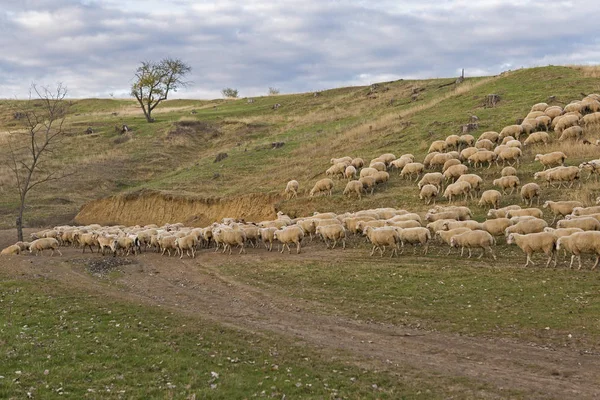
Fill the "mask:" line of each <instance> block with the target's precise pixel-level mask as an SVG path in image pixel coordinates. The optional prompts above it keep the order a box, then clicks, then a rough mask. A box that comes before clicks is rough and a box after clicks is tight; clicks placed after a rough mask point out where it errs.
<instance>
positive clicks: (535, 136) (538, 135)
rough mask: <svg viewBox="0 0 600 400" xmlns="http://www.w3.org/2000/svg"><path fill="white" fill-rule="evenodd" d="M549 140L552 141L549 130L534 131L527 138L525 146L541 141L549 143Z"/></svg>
mask: <svg viewBox="0 0 600 400" xmlns="http://www.w3.org/2000/svg"><path fill="white" fill-rule="evenodd" d="M549 141H550V135H548V133H547V132H534V133H532V134H531V135H529V137H528V138H527V139H525V141H524V142H523V144H524V145H525V146H531V145H533V144H539V143H543V144H548V142H549Z"/></svg>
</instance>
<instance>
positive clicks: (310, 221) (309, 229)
mask: <svg viewBox="0 0 600 400" xmlns="http://www.w3.org/2000/svg"><path fill="white" fill-rule="evenodd" d="M317 221H319V219H318V218H317V219H314V218H304V219H300V220H298V221H297V222H296V225H298V226H299V227H300V228H302V230H303V231H304V236H306V235H308V237H309V239H310V241H311V242H312V240H313V237H312V235H314V234H315V233H317Z"/></svg>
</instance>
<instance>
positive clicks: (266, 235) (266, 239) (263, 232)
mask: <svg viewBox="0 0 600 400" xmlns="http://www.w3.org/2000/svg"><path fill="white" fill-rule="evenodd" d="M276 230H277V228H275V227H270V228H259V230H258V231H259V233H260V239H261V240H262V242H263V243H264V244H265V248H266V249H267V250H269V251H271V250H273V242H274V241H275V231H276ZM267 243H268V245H267Z"/></svg>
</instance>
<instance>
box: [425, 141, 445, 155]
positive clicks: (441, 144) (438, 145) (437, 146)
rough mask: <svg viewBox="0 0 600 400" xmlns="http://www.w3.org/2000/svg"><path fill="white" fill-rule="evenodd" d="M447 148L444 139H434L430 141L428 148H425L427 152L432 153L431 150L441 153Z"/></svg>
mask: <svg viewBox="0 0 600 400" xmlns="http://www.w3.org/2000/svg"><path fill="white" fill-rule="evenodd" d="M447 148H448V145H447V144H446V141H445V140H434V141H433V142H432V143H431V146H429V150H427V152H428V153H433V152H436V151H437V152H439V153H443V152H445V151H446V149H447Z"/></svg>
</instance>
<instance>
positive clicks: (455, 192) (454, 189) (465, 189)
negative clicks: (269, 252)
mask: <svg viewBox="0 0 600 400" xmlns="http://www.w3.org/2000/svg"><path fill="white" fill-rule="evenodd" d="M470 192H471V184H470V183H469V182H465V181H462V182H455V183H451V184H450V185H448V186H447V187H446V190H445V191H444V198H447V199H448V203H451V202H452V197H453V196H454V197H456V196H460V195H461V194H462V195H464V196H465V201H467V198H468V196H469V193H470Z"/></svg>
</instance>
